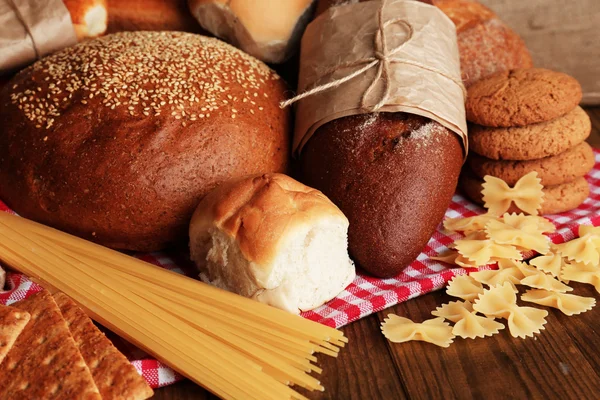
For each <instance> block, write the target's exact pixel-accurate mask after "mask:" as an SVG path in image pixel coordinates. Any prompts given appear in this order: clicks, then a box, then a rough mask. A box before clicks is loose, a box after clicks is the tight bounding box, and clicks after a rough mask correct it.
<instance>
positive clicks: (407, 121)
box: [301, 113, 463, 277]
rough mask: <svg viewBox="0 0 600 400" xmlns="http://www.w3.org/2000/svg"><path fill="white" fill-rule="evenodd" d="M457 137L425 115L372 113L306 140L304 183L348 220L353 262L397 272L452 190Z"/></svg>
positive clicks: (458, 160)
mask: <svg viewBox="0 0 600 400" xmlns="http://www.w3.org/2000/svg"><path fill="white" fill-rule="evenodd" d="M462 160H463V148H462V145H461V143H460V139H459V138H458V136H457V135H456V134H455V133H453V132H451V131H449V130H448V129H446V128H444V127H442V126H441V125H439V124H438V123H437V122H433V121H431V120H429V119H427V118H423V117H419V116H416V115H410V114H405V113H379V114H366V115H355V116H349V117H345V118H340V119H337V120H335V121H332V122H329V123H327V124H325V125H323V126H322V127H321V128H319V129H318V130H317V132H315V134H314V135H313V137H312V138H311V139H310V140H309V141H308V143H307V144H306V146H305V148H304V150H303V153H302V157H301V168H302V177H303V180H304V182H305V183H306V184H307V185H309V186H311V187H314V188H316V189H319V190H321V191H322V192H323V193H324V194H325V195H326V196H328V197H329V198H330V199H331V200H332V201H333V202H334V203H335V204H336V205H337V206H338V207H340V209H341V210H342V212H344V214H345V215H346V216H347V217H348V219H349V220H350V228H349V234H348V235H349V238H348V239H349V248H350V253H351V255H352V256H353V258H354V259H355V261H356V262H357V263H358V264H359V265H360V266H361V267H363V268H364V269H365V270H367V271H368V272H370V273H372V274H373V275H376V276H380V277H391V276H395V275H397V274H398V273H399V272H400V271H401V270H402V269H403V268H405V267H406V266H408V265H409V264H410V263H411V262H412V261H414V260H415V258H416V257H417V256H418V254H419V253H420V252H421V250H423V247H424V246H425V245H426V243H427V241H428V240H429V239H430V237H431V235H432V234H433V232H434V230H435V229H436V227H437V225H438V224H439V222H440V221H441V220H442V218H443V216H444V212H445V211H446V208H447V207H448V204H449V203H450V200H451V199H452V195H453V194H454V191H455V189H456V184H457V180H458V175H459V173H460V169H461V165H462Z"/></svg>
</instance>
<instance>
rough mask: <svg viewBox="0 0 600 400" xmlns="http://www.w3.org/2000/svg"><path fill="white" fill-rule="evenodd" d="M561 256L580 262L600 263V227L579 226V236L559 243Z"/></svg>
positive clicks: (557, 246)
mask: <svg viewBox="0 0 600 400" xmlns="http://www.w3.org/2000/svg"><path fill="white" fill-rule="evenodd" d="M556 249H557V251H558V252H559V253H560V254H561V256H563V257H566V258H567V259H569V260H572V261H576V262H578V263H584V264H591V265H594V266H597V265H600V227H593V226H590V225H580V226H579V238H577V239H573V240H571V241H569V242H566V243H562V244H557V245H556Z"/></svg>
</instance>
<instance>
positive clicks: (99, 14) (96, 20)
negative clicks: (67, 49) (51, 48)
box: [63, 0, 108, 41]
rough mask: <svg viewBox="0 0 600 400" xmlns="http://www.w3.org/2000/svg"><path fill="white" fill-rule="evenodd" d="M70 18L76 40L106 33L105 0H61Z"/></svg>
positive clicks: (106, 15)
mask: <svg viewBox="0 0 600 400" xmlns="http://www.w3.org/2000/svg"><path fill="white" fill-rule="evenodd" d="M63 2H64V3H65V6H66V7H67V10H69V14H70V15H71V20H72V21H73V28H75V34H76V35H77V40H79V41H81V40H83V39H86V38H95V37H97V36H100V35H103V34H104V33H106V26H107V21H108V13H107V11H106V0H63Z"/></svg>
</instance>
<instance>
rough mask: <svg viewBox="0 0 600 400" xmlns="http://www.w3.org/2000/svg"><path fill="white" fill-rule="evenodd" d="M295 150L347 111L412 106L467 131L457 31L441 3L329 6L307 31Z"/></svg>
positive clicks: (452, 127)
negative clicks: (435, 5)
mask: <svg viewBox="0 0 600 400" xmlns="http://www.w3.org/2000/svg"><path fill="white" fill-rule="evenodd" d="M298 92H299V93H302V94H301V95H299V96H297V97H296V98H294V99H291V100H290V101H288V102H284V104H282V105H284V106H285V105H289V104H291V103H292V102H295V101H298V105H297V110H296V126H295V135H294V151H296V152H298V153H299V152H300V151H301V150H302V147H303V146H304V144H305V143H306V142H307V141H308V140H309V139H310V137H311V136H312V135H313V133H314V132H315V131H316V130H317V129H318V128H319V127H320V126H322V125H323V124H325V123H327V122H329V121H332V120H334V119H337V118H341V117H345V116H348V115H355V114H363V113H369V112H376V111H386V112H406V113H411V114H417V115H421V116H424V117H427V118H431V119H432V120H434V121H437V122H439V123H440V124H442V125H443V126H445V127H446V128H448V129H450V130H452V131H453V132H455V133H456V134H457V135H459V136H460V138H461V139H462V141H463V143H464V147H465V154H466V150H467V124H466V118H465V108H464V101H465V90H464V87H463V85H462V80H461V75H460V60H459V55H458V46H457V40H456V30H455V27H454V24H453V23H452V21H451V20H450V19H449V18H448V17H447V16H446V15H445V14H444V13H443V12H442V11H440V10H439V9H438V8H437V7H433V6H430V5H427V4H423V3H419V2H415V1H405V0H387V1H385V0H384V1H369V2H364V3H358V4H351V5H346V6H339V7H333V8H330V9H329V10H328V11H326V12H325V13H323V14H321V15H320V16H319V17H318V18H316V19H315V20H314V21H313V22H312V23H311V24H310V25H309V26H308V28H307V30H306V32H305V33H304V36H303V38H302V48H301V61H300V77H299V84H298Z"/></svg>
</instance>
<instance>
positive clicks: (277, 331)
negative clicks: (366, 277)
mask: <svg viewBox="0 0 600 400" xmlns="http://www.w3.org/2000/svg"><path fill="white" fill-rule="evenodd" d="M0 261H3V262H5V263H7V264H8V265H10V266H11V267H13V268H14V269H16V270H18V271H20V272H22V273H24V274H26V275H29V276H31V277H32V278H34V279H36V280H37V281H39V282H40V283H42V285H44V286H46V287H47V288H52V289H55V290H59V291H61V292H64V293H65V294H67V295H68V296H70V297H71V298H73V299H74V300H75V301H76V302H78V303H79V304H80V305H81V306H82V307H83V308H84V309H85V310H86V311H87V312H88V315H90V316H91V317H92V318H93V319H95V320H96V321H98V322H99V323H101V324H103V325H104V326H106V327H107V328H109V329H111V330H113V331H114V332H116V333H117V334H119V335H120V336H122V337H124V338H125V339H127V340H129V341H130V342H132V343H134V344H136V345H137V346H138V347H140V348H142V349H144V350H145V351H147V352H148V353H149V354H152V355H153V356H155V357H156V358H157V359H159V360H161V361H163V362H164V363H165V364H167V365H170V366H171V367H173V368H174V369H175V370H177V371H178V372H180V373H181V374H182V375H184V376H186V377H188V378H189V379H191V380H192V381H194V382H196V383H198V384H199V385H201V386H203V387H205V388H206V389H208V390H210V391H212V392H213V393H215V394H217V395H218V396H220V397H222V398H224V399H304V398H305V397H304V396H302V395H300V394H299V393H297V392H296V391H295V390H293V389H292V388H291V387H290V386H291V385H296V386H299V387H302V388H305V389H308V390H324V388H323V387H322V386H321V384H320V383H319V381H318V380H317V379H316V378H315V377H314V376H312V375H310V373H311V372H316V373H320V372H321V369H320V368H318V367H317V366H316V365H314V363H315V362H316V361H317V359H316V357H315V356H314V353H323V354H326V355H330V356H337V354H338V352H339V348H340V347H343V346H344V344H345V343H346V342H347V339H346V338H345V337H344V335H343V334H342V333H341V332H340V331H338V330H336V329H333V328H329V327H326V326H323V325H320V324H318V323H315V322H312V321H308V320H305V319H303V318H301V317H298V316H296V315H292V314H288V313H287V312H285V311H282V310H279V309H276V308H272V307H270V306H267V305H264V304H261V303H257V302H255V301H252V300H250V299H247V298H244V297H241V296H238V295H235V294H232V293H229V292H226V291H223V290H220V289H217V288H214V287H211V286H209V285H206V284H204V283H202V282H199V281H196V280H193V279H190V278H188V277H185V276H183V275H180V274H177V273H175V272H171V271H168V270H165V269H163V268H160V267H157V266H154V265H151V264H149V263H146V262H144V261H141V260H138V259H136V258H133V257H130V256H127V255H125V254H122V253H119V252H117V251H114V250H110V249H107V248H105V247H102V246H99V245H96V244H94V243H91V242H88V241H85V240H83V239H80V238H77V237H74V236H71V235H68V234H66V233H63V232H60V231H57V230H54V229H52V228H49V227H46V226H44V225H40V224H37V223H35V222H32V221H29V220H26V219H24V218H20V217H16V216H12V215H9V214H7V213H0Z"/></svg>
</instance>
